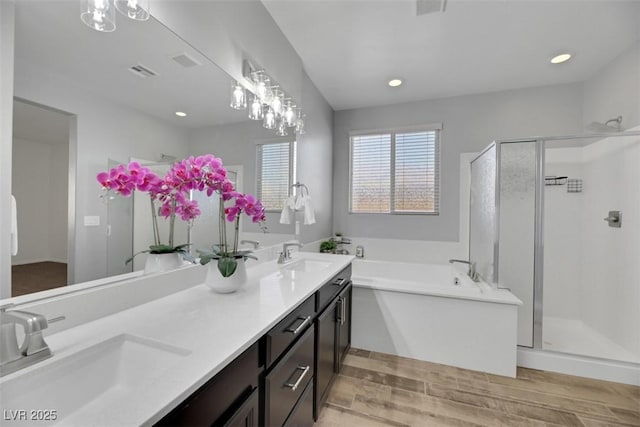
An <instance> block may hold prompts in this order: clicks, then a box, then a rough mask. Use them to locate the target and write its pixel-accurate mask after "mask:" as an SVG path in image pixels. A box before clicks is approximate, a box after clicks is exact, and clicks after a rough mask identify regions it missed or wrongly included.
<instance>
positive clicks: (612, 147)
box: [580, 137, 640, 355]
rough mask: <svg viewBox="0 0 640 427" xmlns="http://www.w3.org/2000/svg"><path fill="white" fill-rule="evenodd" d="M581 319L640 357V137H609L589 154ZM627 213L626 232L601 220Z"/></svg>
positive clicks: (586, 158) (586, 156)
mask: <svg viewBox="0 0 640 427" xmlns="http://www.w3.org/2000/svg"><path fill="white" fill-rule="evenodd" d="M583 158H584V166H583V168H584V169H583V170H584V207H585V210H584V215H583V217H582V220H583V222H582V227H583V232H582V236H583V240H582V248H583V263H584V264H583V269H582V278H583V279H582V286H581V292H580V295H581V297H582V298H581V304H580V309H581V315H582V316H581V317H582V319H583V321H584V322H585V323H586V324H588V325H589V326H591V327H592V328H594V329H596V330H598V331H599V332H600V333H602V334H603V335H605V336H606V337H609V338H610V339H611V340H612V341H614V342H616V343H618V344H620V345H621V346H622V347H624V348H626V349H628V350H630V351H631V352H633V353H635V354H637V355H640V334H639V333H638V325H640V310H638V304H639V302H640V263H639V262H638V260H640V168H639V167H638V165H640V138H638V137H627V138H624V140H623V139H622V138H607V139H605V140H603V141H601V142H598V143H594V144H591V145H589V146H587V147H586V148H585V150H584V157H583ZM610 210H620V211H622V215H623V218H622V228H611V227H609V226H608V225H607V223H606V222H605V221H603V220H602V218H604V217H606V216H607V214H608V211H610Z"/></svg>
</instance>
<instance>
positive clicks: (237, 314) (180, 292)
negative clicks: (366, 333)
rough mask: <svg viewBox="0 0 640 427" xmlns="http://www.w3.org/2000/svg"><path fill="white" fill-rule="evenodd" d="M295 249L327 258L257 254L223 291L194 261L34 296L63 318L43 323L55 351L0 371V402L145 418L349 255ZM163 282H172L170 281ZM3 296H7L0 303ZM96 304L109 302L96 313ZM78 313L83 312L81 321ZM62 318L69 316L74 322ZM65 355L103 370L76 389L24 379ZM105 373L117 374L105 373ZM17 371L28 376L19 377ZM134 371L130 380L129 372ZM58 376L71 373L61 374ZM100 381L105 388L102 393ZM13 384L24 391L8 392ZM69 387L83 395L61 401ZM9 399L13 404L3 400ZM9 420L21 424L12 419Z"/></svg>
mask: <svg viewBox="0 0 640 427" xmlns="http://www.w3.org/2000/svg"><path fill="white" fill-rule="evenodd" d="M294 257H299V258H301V259H309V260H312V261H313V262H317V261H319V262H320V263H322V264H323V265H325V264H326V268H323V269H321V270H316V271H302V270H296V271H292V270H288V271H283V270H281V269H280V268H279V267H278V266H277V264H276V263H275V262H263V263H256V264H253V266H252V267H249V268H248V269H247V274H248V281H247V284H246V285H245V286H244V287H243V288H242V289H240V290H239V291H238V292H235V293H233V294H227V295H221V294H217V293H214V292H211V290H210V289H208V288H207V287H206V286H205V285H204V284H202V282H203V280H204V272H205V268H204V267H202V266H193V267H187V268H183V269H180V270H176V271H173V272H170V273H165V274H158V275H155V276H153V277H151V276H143V277H140V278H136V279H133V280H129V281H126V282H121V283H120V284H112V285H105V286H104V287H99V288H93V289H90V290H87V291H86V293H78V294H76V295H75V296H74V297H67V298H64V300H60V301H56V300H55V299H54V300H52V301H48V300H47V301H39V302H34V303H33V304H32V305H31V306H30V307H29V310H31V311H34V312H36V313H41V314H45V315H46V316H47V317H51V315H52V314H53V313H55V314H56V315H65V316H67V319H65V320H63V321H61V322H57V323H53V324H51V327H50V329H49V330H48V331H49V334H47V336H46V340H47V343H48V344H49V346H50V347H51V349H52V351H53V353H54V355H53V357H51V358H50V359H48V360H46V361H43V362H40V363H37V364H35V365H32V366H30V367H28V368H25V369H23V370H21V371H18V372H15V373H13V374H9V375H7V376H5V377H2V378H0V394H2V395H3V396H5V394H4V393H5V392H7V391H12V393H10V394H7V395H11V396H17V397H15V398H12V399H11V401H10V402H7V401H6V400H4V399H3V409H5V408H6V409H14V410H18V409H25V408H26V409H29V407H28V406H27V403H28V402H32V401H34V399H36V398H37V399H39V401H38V406H37V408H43V409H44V408H46V409H57V410H58V421H59V422H60V424H63V425H71V426H73V425H77V426H83V427H84V426H87V425H93V426H114V425H152V424H153V423H155V422H157V421H158V420H159V419H160V418H161V417H162V416H164V415H166V414H167V413H168V412H169V411H170V410H171V409H172V408H173V407H174V406H176V405H177V404H179V403H180V402H182V401H183V400H184V399H185V398H186V397H188V396H189V395H190V394H192V393H193V392H194V391H196V390H197V389H198V388H199V387H200V386H202V385H203V384H204V383H205V382H207V381H208V380H209V379H210V378H212V377H213V376H215V375H216V374H217V373H218V372H219V371H220V370H222V368H224V366H226V365H227V364H228V363H229V362H230V361H232V360H233V359H234V358H236V357H237V356H238V355H240V354H241V353H242V352H243V351H244V350H245V349H247V348H248V347H249V346H250V345H252V344H253V343H254V342H255V341H256V339H258V338H259V337H260V336H262V335H263V334H264V333H265V332H266V331H268V330H269V329H270V328H271V327H273V326H274V325H275V324H276V323H277V322H278V321H280V320H281V319H283V318H284V317H285V316H286V315H287V314H288V313H289V312H290V311H291V310H292V309H293V308H295V307H296V306H297V305H298V304H299V303H301V302H302V301H304V300H305V299H306V298H307V297H308V296H310V295H312V294H313V292H315V291H316V290H317V289H318V288H320V287H321V286H322V285H324V284H325V283H326V282H327V281H328V280H329V279H330V278H331V277H332V276H334V275H335V274H336V273H337V272H339V271H340V270H342V269H343V268H344V267H345V266H346V265H348V264H349V262H350V261H351V260H352V259H353V257H351V256H344V255H342V256H340V255H325V254H295V255H294ZM153 279H155V280H153ZM169 285H173V286H174V287H173V288H172V289H169V288H168V286H169ZM154 286H158V287H159V288H160V289H161V291H160V292H156V293H157V295H156V294H154V295H153V297H155V298H156V299H153V298H150V300H147V301H137V302H136V303H134V304H126V305H128V306H125V304H123V303H122V301H127V300H128V299H129V298H131V299H135V297H136V296H137V297H138V298H139V299H140V298H142V297H143V296H144V295H145V292H149V293H150V294H153V293H154V292H153V289H154ZM160 293H162V294H164V295H160ZM161 296H163V297H161ZM13 300H15V299H13ZM9 301H12V299H9V300H3V301H2V303H6V302H9ZM127 302H128V301H127ZM56 304H57V306H56ZM99 304H102V305H103V306H105V307H106V308H105V309H104V310H103V312H101V313H94V310H97V309H98V308H99V307H100V306H99ZM23 308H24V309H25V310H26V309H27V307H26V306H25V307H20V309H23ZM126 308H128V309H126ZM58 309H59V310H58ZM107 311H111V313H109V314H111V315H108V314H107V313H106V312H107ZM79 319H83V321H82V322H80V323H78V320H79ZM91 320H94V321H91ZM69 323H74V325H73V327H69ZM58 325H61V326H58ZM62 325H65V326H66V327H64V326H62ZM97 355H102V356H104V357H106V358H109V360H120V359H124V360H127V361H131V360H133V361H136V363H138V362H141V365H140V368H141V369H133V370H131V366H129V365H127V366H124V367H123V366H113V365H110V364H108V363H107V364H105V363H104V361H103V360H101V359H100V358H99V357H97ZM67 362H72V363H73V364H74V365H73V368H76V367H77V368H78V370H80V371H81V372H87V373H88V372H90V373H92V375H93V374H94V373H96V372H101V371H100V370H99V368H100V367H104V371H103V374H102V375H100V374H96V376H95V377H94V379H95V381H91V382H87V381H86V378H85V381H84V382H83V381H81V380H80V379H78V381H77V382H75V379H74V380H72V382H71V383H72V384H74V385H76V386H83V387H85V386H86V388H85V389H83V390H85V391H86V394H82V393H78V390H77V387H61V388H60V389H55V390H54V389H53V387H55V386H56V384H60V383H56V382H53V381H52V382H47V383H46V384H42V387H41V388H44V389H46V390H47V391H49V393H44V394H43V393H41V390H40V389H38V387H28V386H29V385H33V383H31V382H30V381H33V379H34V378H36V379H37V377H39V376H41V375H44V376H46V377H47V378H54V377H55V374H56V372H57V371H56V370H54V369H50V370H48V369H47V367H55V368H56V369H58V368H59V369H60V372H66V371H68V370H69V369H68V366H67V367H66V368H65V363H67ZM96 366H97V367H96ZM65 369H66V371H65ZM114 372H117V373H121V374H122V375H115V374H114ZM52 375H53V377H52ZM109 375H114V378H107V377H108V376H109ZM115 377H117V378H115ZM20 378H23V379H24V381H25V382H24V383H22V384H18V383H17V382H16V380H17V381H20ZM74 378H75V377H74ZM131 378H134V380H131V381H129V380H130V379H131ZM58 380H60V381H62V383H64V382H66V381H69V379H68V378H67V376H66V375H64V374H63V375H62V376H61V377H60V378H58ZM25 384H26V386H25ZM120 384H123V385H124V387H119V385H120ZM103 389H106V390H107V393H105V394H102V393H101V392H102V391H103ZM16 390H20V391H21V392H20V393H17V392H15V393H14V392H13V391H16ZM34 396H35V397H34ZM66 397H69V398H70V399H75V401H78V402H80V404H79V405H68V404H67V403H65V402H66V401H65V399H66ZM59 399H61V400H59ZM7 403H10V404H11V406H12V407H11V408H8V407H6V405H5V404H7ZM114 408H117V410H114ZM67 409H68V410H67ZM63 410H64V411H63ZM63 412H64V413H63ZM22 424H24V422H22ZM4 425H5V424H4V423H3V426H4ZM7 425H10V424H9V423H7ZM15 425H21V424H20V422H19V421H18V422H16V423H15ZM43 425H46V423H43Z"/></svg>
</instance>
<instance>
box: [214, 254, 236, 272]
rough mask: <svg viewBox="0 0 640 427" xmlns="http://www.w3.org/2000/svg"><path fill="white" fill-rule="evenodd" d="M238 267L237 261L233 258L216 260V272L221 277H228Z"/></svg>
mask: <svg viewBox="0 0 640 427" xmlns="http://www.w3.org/2000/svg"><path fill="white" fill-rule="evenodd" d="M237 267H238V261H236V259H235V258H228V257H224V258H220V259H218V270H219V271H220V274H222V277H229V276H231V275H232V274H233V273H235V271H236V268H237Z"/></svg>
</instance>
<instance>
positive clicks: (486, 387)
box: [316, 349, 640, 427]
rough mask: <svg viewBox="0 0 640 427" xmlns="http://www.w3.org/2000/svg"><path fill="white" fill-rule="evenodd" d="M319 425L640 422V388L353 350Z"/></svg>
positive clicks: (599, 425) (595, 426)
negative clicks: (503, 374) (474, 368)
mask: <svg viewBox="0 0 640 427" xmlns="http://www.w3.org/2000/svg"><path fill="white" fill-rule="evenodd" d="M316 426H318V427H326V426H348V427H358V426H367V427H369V426H372V427H377V426H491V427H493V426H508V427H510V426H579V427H604V426H611V427H613V426H640V387H633V386H628V385H624V384H618V383H612V382H606V381H597V380H592V379H587V378H581V377H574V376H570V375H563V374H556V373H551V372H545V371H537V370H532V369H524V368H518V374H517V378H507V377H501V376H496V375H491V374H485V373H482V372H476V371H469V370H465V369H460V368H454V367H451V366H445V365H438V364H435V363H429V362H422V361H418V360H414V359H406V358H402V357H397V356H391V355H388V354H382V353H375V352H369V351H364V350H358V349H352V350H351V351H350V353H349V354H348V355H347V357H346V359H345V365H344V366H343V369H342V372H341V374H340V375H339V376H338V377H337V378H336V381H335V383H334V385H333V387H332V389H331V391H330V394H329V397H328V399H327V404H326V405H325V408H324V409H323V411H322V413H321V415H320V419H319V420H318V422H317V423H316Z"/></svg>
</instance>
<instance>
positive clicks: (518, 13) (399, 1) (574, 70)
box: [262, 0, 640, 110]
mask: <svg viewBox="0 0 640 427" xmlns="http://www.w3.org/2000/svg"><path fill="white" fill-rule="evenodd" d="M262 1H263V3H264V4H265V6H266V8H267V9H268V11H269V12H270V14H271V16H272V17H273V19H274V20H275V21H276V23H277V24H278V25H279V26H280V28H281V29H282V31H283V33H284V35H285V36H286V37H287V38H288V39H289V41H290V42H291V44H292V46H293V47H294V48H295V49H296V51H297V52H298V54H299V55H300V57H301V58H302V61H303V63H304V67H305V70H306V72H307V74H308V75H309V77H310V78H311V79H312V80H313V82H314V83H315V85H316V86H317V87H318V89H319V90H320V91H321V92H322V94H323V95H324V96H325V98H326V99H327V101H328V102H329V104H331V106H332V107H333V108H334V109H335V110H343V109H351V108H360V107H367V106H374V105H386V104H395V103H401V102H408V101H417V100H425V99H435V98H443V97H451V96H457V95H464V94H474V93H484V92H493V91H500V90H508V89H516V88H524V87H534V86H543V85H554V84H562V83H569V82H579V81H584V80H585V79H587V78H589V77H590V76H591V75H593V74H594V73H595V72H596V71H597V70H599V69H600V68H601V67H603V66H604V65H605V64H607V63H608V62H610V61H611V60H613V59H614V58H615V57H616V56H618V55H619V54H620V53H622V52H624V51H625V50H627V49H629V48H630V47H631V46H632V45H633V44H634V43H635V42H637V41H638V40H639V39H640V1H617V0H607V1H598V0H582V1H581V0H572V1H560V0H553V1H547V0H536V1H522V0H500V1H489V0H475V1H469V0H448V1H447V7H446V11H445V12H444V13H430V14H426V15H421V16H417V15H416V1H415V0H393V1H388V0H297V1H290V0H262ZM560 52H570V53H571V54H572V55H573V58H572V60H571V61H569V62H567V63H564V64H560V65H555V66H554V65H552V64H550V63H549V59H550V58H551V57H552V56H553V55H555V54H557V53H560ZM393 77H399V78H401V79H403V80H404V84H403V85H402V86H400V87H399V88H390V87H389V86H388V85H387V81H388V80H389V79H391V78H393Z"/></svg>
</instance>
